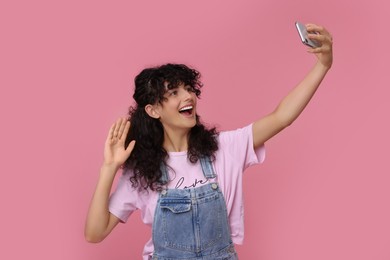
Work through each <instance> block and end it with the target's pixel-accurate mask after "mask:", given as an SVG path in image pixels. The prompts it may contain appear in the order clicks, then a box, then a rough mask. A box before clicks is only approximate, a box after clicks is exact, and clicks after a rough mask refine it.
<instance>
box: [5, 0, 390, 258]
mask: <svg viewBox="0 0 390 260" xmlns="http://www.w3.org/2000/svg"><path fill="white" fill-rule="evenodd" d="M7 2H8V3H7ZM389 8H390V6H389V4H388V2H387V1H385V0H383V1H380V0H372V1H359V0H354V1H352V0H351V1H350V0H346V1H342V0H327V1H319V0H295V1H287V0H286V1H282V0H277V1H276V0H263V1H248V0H245V1H232V0H224V1H222V0H218V1H210V0H207V1H110V2H108V1H106V2H104V1H85V0H83V1H80V0H79V1H74V0H72V1H71V0H68V1H40V0H37V1H2V3H1V4H0V31H1V40H0V45H1V48H0V54H1V55H0V64H1V68H0V69H1V70H0V85H1V97H0V99H1V103H0V106H1V109H0V113H1V118H2V127H1V144H2V145H1V153H2V154H1V161H2V163H1V165H2V169H1V172H2V174H1V176H2V177H1V182H0V185H1V189H0V192H1V194H0V195H1V196H0V199H1V206H2V214H1V221H0V230H1V238H0V239H1V250H0V259H56V260H69V259H72V260H84V259H85V260H92V259H93V260H103V259H140V255H141V251H142V248H143V244H144V243H145V241H146V240H147V238H148V237H149V235H150V230H149V229H148V228H146V227H144V226H143V225H142V224H141V221H140V217H139V213H136V214H135V215H134V216H133V217H132V218H131V219H130V221H129V223H128V224H126V225H120V226H118V227H117V229H115V230H114V232H113V233H112V234H111V236H110V237H109V238H107V239H106V240H105V241H104V242H103V243H101V244H88V243H87V242H85V240H84V237H83V228H84V221H85V217H86V212H87V208H88V205H89V201H90V198H91V195H92V192H93V190H94V187H95V184H96V180H97V176H98V171H99V168H100V164H101V161H102V157H103V156H102V153H103V143H104V139H105V136H106V132H107V131H108V128H109V126H110V124H111V123H112V122H113V121H114V120H115V119H116V118H117V117H119V116H123V115H125V114H126V112H127V108H128V106H129V105H130V104H131V100H132V98H131V95H132V91H133V78H134V76H135V75H136V74H137V73H138V72H139V71H140V70H141V69H142V68H144V67H146V66H150V65H157V64H161V63H165V62H180V63H187V64H189V65H191V66H194V67H195V68H197V69H199V70H200V71H201V72H202V73H203V80H204V83H205V88H204V92H203V98H202V99H201V103H200V106H201V107H200V114H201V115H202V117H203V119H204V121H206V122H209V123H210V124H215V125H217V126H218V127H219V129H220V130H224V129H232V128H237V127H241V126H244V125H246V124H249V123H250V122H252V121H254V120H255V119H257V118H259V117H261V116H263V115H265V114H267V113H269V112H270V111H271V110H272V109H273V108H274V107H275V106H276V105H277V103H278V101H279V100H280V99H281V98H282V97H283V96H284V95H285V94H286V93H287V92H288V91H289V89H291V88H292V87H293V86H294V85H295V84H296V83H297V82H298V81H299V80H300V79H302V77H303V76H304V75H305V73H306V72H307V71H308V70H309V68H310V67H311V66H312V64H313V63H314V62H315V58H314V57H312V56H311V55H309V54H307V53H306V51H305V47H304V46H303V45H302V44H301V43H300V41H299V39H298V35H297V32H296V30H295V28H294V22H295V21H296V20H300V21H302V22H315V23H319V24H322V25H324V26H326V27H327V28H328V29H329V30H330V31H331V32H332V34H333V36H334V42H335V43H334V55H335V58H334V66H333V68H332V70H331V71H330V73H329V74H328V76H327V78H326V79H325V81H324V82H323V84H322V86H321V88H320V89H319V91H318V93H317V95H316V96H315V97H314V99H313V100H312V103H311V104H310V105H309V107H308V108H307V110H306V111H305V112H304V113H303V114H302V116H301V117H300V118H299V119H298V120H297V121H296V122H295V123H294V124H293V125H292V126H291V127H290V128H288V129H287V130H285V131H284V132H283V133H281V134H280V135H278V136H277V137H275V138H274V139H272V140H271V141H269V142H268V143H267V159H266V162H265V163H264V164H263V165H260V166H254V167H252V168H250V169H249V170H248V171H247V172H246V174H245V178H244V181H245V184H244V186H245V191H246V193H245V199H246V201H245V202H246V216H245V220H246V237H245V244H244V245H243V246H239V247H238V251H239V255H240V257H241V259H244V260H245V259H265V260H284V259H285V260H309V259H310V260H312V259H316V260H322V259H324V260H325V259H327V260H328V259H337V260H338V259H340V260H341V259H354V260H367V259H375V260H382V259H383V260H385V259H386V260H388V259H390V247H389V245H390V221H389V220H390V204H389V200H390V189H389V183H390V177H389V173H390V167H389V163H388V162H389V158H388V155H389V152H388V149H389V145H390V142H389V138H388V136H387V134H388V133H389V132H390V126H389V123H388V122H389V120H388V118H389V116H388V111H389V103H388V99H389V98H388V97H389V94H390V91H389V83H388V77H389V69H388V67H389V65H388V63H389V60H390V55H389V48H388V42H389V34H388V28H387V27H388V25H389V24H390V19H389V18H388V10H389Z"/></svg>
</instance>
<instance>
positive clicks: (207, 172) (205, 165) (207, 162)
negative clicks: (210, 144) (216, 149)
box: [199, 156, 216, 179]
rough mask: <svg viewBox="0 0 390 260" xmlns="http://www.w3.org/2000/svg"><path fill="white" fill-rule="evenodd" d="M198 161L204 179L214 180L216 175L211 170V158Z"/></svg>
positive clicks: (201, 158) (202, 158)
mask: <svg viewBox="0 0 390 260" xmlns="http://www.w3.org/2000/svg"><path fill="white" fill-rule="evenodd" d="M199 161H200V165H201V166H202V170H203V174H204V176H205V177H206V179H214V178H215V177H216V175H215V172H214V169H213V164H212V163H211V158H210V157H208V156H207V157H200V159H199Z"/></svg>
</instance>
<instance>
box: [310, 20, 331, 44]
mask: <svg viewBox="0 0 390 260" xmlns="http://www.w3.org/2000/svg"><path fill="white" fill-rule="evenodd" d="M306 30H307V32H308V33H309V34H308V36H309V37H316V36H319V37H320V38H321V39H327V40H329V41H332V39H333V38H332V35H331V34H330V33H329V32H328V30H326V29H325V28H324V27H323V26H319V25H316V24H312V23H308V24H306ZM313 39H315V38H313Z"/></svg>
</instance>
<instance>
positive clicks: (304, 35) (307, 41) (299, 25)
mask: <svg viewBox="0 0 390 260" xmlns="http://www.w3.org/2000/svg"><path fill="white" fill-rule="evenodd" d="M295 27H297V30H298V33H299V36H300V37H301V40H302V43H303V44H305V45H307V46H309V47H311V48H317V47H320V46H321V45H320V44H319V43H318V42H316V41H314V40H310V39H309V38H307V34H308V32H307V30H306V26H305V25H304V24H302V23H300V22H295Z"/></svg>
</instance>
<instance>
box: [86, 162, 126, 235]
mask: <svg viewBox="0 0 390 260" xmlns="http://www.w3.org/2000/svg"><path fill="white" fill-rule="evenodd" d="M118 168H119V167H117V166H109V165H103V166H102V168H101V170H100V175H99V180H98V183H97V186H96V189H95V193H94V195H93V197H92V201H91V205H90V208H89V211H88V216H87V222H86V224H85V238H86V239H87V240H88V241H89V242H100V241H101V240H103V239H104V238H105V237H106V236H107V234H108V233H109V232H110V229H109V224H110V212H109V210H108V203H109V197H110V191H111V187H112V184H113V181H114V178H115V173H116V172H117V170H118Z"/></svg>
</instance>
